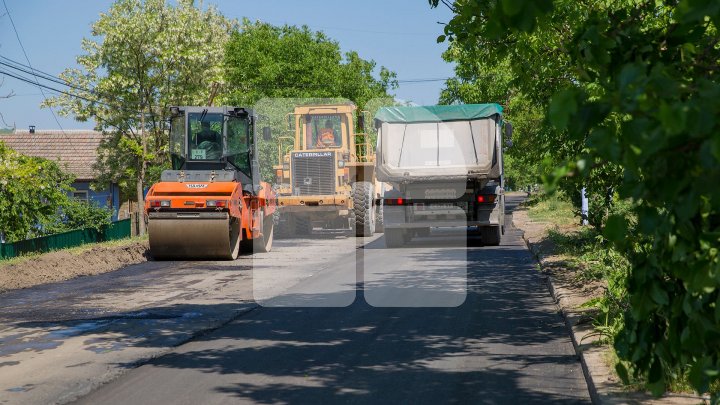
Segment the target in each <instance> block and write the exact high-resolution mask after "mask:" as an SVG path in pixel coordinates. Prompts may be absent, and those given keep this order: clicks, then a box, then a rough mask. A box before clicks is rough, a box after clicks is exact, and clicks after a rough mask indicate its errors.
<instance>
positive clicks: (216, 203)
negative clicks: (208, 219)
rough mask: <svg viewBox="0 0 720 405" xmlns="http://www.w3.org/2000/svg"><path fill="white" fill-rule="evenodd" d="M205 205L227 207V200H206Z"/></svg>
mask: <svg viewBox="0 0 720 405" xmlns="http://www.w3.org/2000/svg"><path fill="white" fill-rule="evenodd" d="M205 206H207V207H214V208H224V207H227V201H225V200H207V201H206V202H205Z"/></svg>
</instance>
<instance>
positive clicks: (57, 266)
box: [0, 239, 148, 292]
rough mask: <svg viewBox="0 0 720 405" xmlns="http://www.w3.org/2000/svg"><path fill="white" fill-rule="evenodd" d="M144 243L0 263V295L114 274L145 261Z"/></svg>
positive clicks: (86, 248) (92, 247) (78, 249)
mask: <svg viewBox="0 0 720 405" xmlns="http://www.w3.org/2000/svg"><path fill="white" fill-rule="evenodd" d="M147 252H148V244H147V241H146V240H138V239H127V240H123V241H115V242H108V243H100V244H91V245H83V246H80V247H76V248H72V249H64V250H58V251H54V252H49V253H44V254H40V255H33V256H29V257H20V258H17V259H12V260H9V261H6V262H2V261H0V292H4V291H8V290H15V289H20V288H28V287H32V286H36V285H40V284H46V283H56V282H59V281H65V280H70V279H73V278H76V277H81V276H92V275H97V274H102V273H107V272H110V271H115V270H118V269H121V268H123V267H126V266H130V265H133V264H138V263H142V262H145V261H147V260H148V253H147Z"/></svg>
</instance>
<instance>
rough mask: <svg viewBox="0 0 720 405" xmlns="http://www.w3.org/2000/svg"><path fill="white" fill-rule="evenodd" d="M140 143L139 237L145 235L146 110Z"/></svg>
mask: <svg viewBox="0 0 720 405" xmlns="http://www.w3.org/2000/svg"><path fill="white" fill-rule="evenodd" d="M140 142H141V143H142V153H143V154H142V156H141V157H140V170H139V171H138V176H137V184H136V187H137V190H136V191H137V201H138V209H137V212H138V236H143V235H145V195H144V193H143V191H144V190H143V183H144V182H145V156H146V154H147V143H146V142H145V108H144V107H143V109H142V112H141V115H140Z"/></svg>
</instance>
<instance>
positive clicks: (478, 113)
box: [375, 103, 502, 123]
mask: <svg viewBox="0 0 720 405" xmlns="http://www.w3.org/2000/svg"><path fill="white" fill-rule="evenodd" d="M495 114H502V107H501V106H500V105H499V104H494V103H493V104H461V105H432V106H420V107H382V108H380V109H379V110H378V112H377V114H375V119H376V120H378V121H382V122H389V123H414V122H448V121H471V120H477V119H481V118H488V117H492V116H493V115H495Z"/></svg>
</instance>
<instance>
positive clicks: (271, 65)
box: [225, 19, 397, 178]
mask: <svg viewBox="0 0 720 405" xmlns="http://www.w3.org/2000/svg"><path fill="white" fill-rule="evenodd" d="M225 69H226V70H225V82H226V89H227V93H226V97H225V98H226V101H227V102H228V103H229V104H231V105H239V106H255V107H256V110H257V111H258V112H259V113H261V114H262V115H263V116H264V118H265V121H264V122H263V123H262V126H270V127H271V128H272V129H273V137H274V139H273V141H272V142H262V141H260V146H259V149H260V159H259V161H260V163H261V171H262V173H263V175H264V177H265V178H273V172H272V164H266V163H267V162H272V163H273V164H275V163H277V145H278V142H279V140H278V137H279V136H280V135H287V133H286V131H287V129H288V128H287V120H286V114H288V113H290V112H292V110H293V107H294V106H295V105H296V104H304V103H308V102H315V103H328V102H347V101H348V100H350V101H352V102H354V103H355V104H356V105H357V106H358V107H359V109H363V108H364V106H365V105H366V104H367V103H368V102H369V101H370V100H373V99H376V98H381V97H382V98H388V97H389V95H388V91H390V90H391V89H393V88H395V87H397V82H396V80H395V73H393V72H391V71H389V70H388V69H386V68H385V67H381V68H380V70H379V73H378V75H379V79H378V78H375V77H374V76H373V73H374V72H375V69H376V63H375V62H374V61H372V60H370V61H368V60H364V59H362V58H361V57H360V56H359V55H358V54H357V52H353V51H351V52H347V53H345V54H344V55H343V54H342V52H341V51H340V45H339V44H338V43H337V42H336V41H333V40H332V39H330V38H328V37H327V36H326V35H325V34H324V33H322V32H313V31H311V30H310V29H309V28H308V27H306V26H303V27H296V26H287V25H285V26H282V27H277V26H273V25H270V24H267V23H263V22H259V21H258V22H254V23H252V22H250V21H249V20H247V19H245V20H243V22H242V24H241V26H240V29H239V30H238V31H236V32H234V33H233V34H232V38H231V40H230V41H229V42H228V44H227V48H226V53H225Z"/></svg>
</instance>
